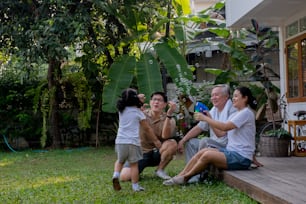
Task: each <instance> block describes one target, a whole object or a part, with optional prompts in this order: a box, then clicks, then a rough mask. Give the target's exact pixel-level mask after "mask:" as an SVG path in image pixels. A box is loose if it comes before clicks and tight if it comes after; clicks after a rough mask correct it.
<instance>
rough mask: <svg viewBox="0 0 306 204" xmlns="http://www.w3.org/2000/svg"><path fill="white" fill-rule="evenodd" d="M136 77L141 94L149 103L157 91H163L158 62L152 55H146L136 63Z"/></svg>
mask: <svg viewBox="0 0 306 204" xmlns="http://www.w3.org/2000/svg"><path fill="white" fill-rule="evenodd" d="M136 76H137V84H138V90H139V93H144V94H145V95H146V99H147V101H148V99H149V96H150V95H151V94H152V93H153V92H155V91H163V87H162V79H161V73H160V67H159V64H158V61H157V60H156V59H155V58H154V57H153V56H152V54H150V53H145V54H143V55H142V56H141V58H140V60H139V61H138V62H137V63H136Z"/></svg>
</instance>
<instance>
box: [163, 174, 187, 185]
mask: <svg viewBox="0 0 306 204" xmlns="http://www.w3.org/2000/svg"><path fill="white" fill-rule="evenodd" d="M163 184H164V185H165V186H174V185H182V184H185V180H184V177H183V176H175V177H173V178H171V179H168V180H166V181H164V182H163Z"/></svg>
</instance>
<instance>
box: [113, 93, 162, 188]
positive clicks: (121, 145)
mask: <svg viewBox="0 0 306 204" xmlns="http://www.w3.org/2000/svg"><path fill="white" fill-rule="evenodd" d="M143 102H144V95H143V94H139V95H137V92H136V90H134V89H131V88H128V89H126V90H124V91H123V92H122V96H121V99H119V100H118V102H117V109H118V111H119V128H118V133H117V137H116V141H115V144H116V152H117V161H116V163H115V167H114V174H113V187H114V189H115V190H116V191H119V190H121V186H120V183H119V177H120V172H121V170H122V167H123V164H124V162H125V161H128V162H129V164H130V167H131V180H132V188H133V190H134V191H143V190H144V188H143V187H141V186H140V185H139V184H138V180H139V174H138V160H140V159H142V151H141V147H140V139H139V128H140V125H141V126H142V127H143V128H144V129H145V130H146V131H148V132H150V134H151V136H152V137H154V133H153V131H152V129H150V128H149V125H148V124H147V121H146V117H145V115H144V113H143V112H142V111H141V109H140V108H141V107H142V106H143ZM156 140H157V139H156ZM157 145H158V146H160V144H157Z"/></svg>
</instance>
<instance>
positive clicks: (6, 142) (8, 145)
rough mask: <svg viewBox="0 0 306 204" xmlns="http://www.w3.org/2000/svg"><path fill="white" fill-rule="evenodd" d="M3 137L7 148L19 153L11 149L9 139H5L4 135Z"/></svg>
mask: <svg viewBox="0 0 306 204" xmlns="http://www.w3.org/2000/svg"><path fill="white" fill-rule="evenodd" d="M2 136H3V139H4V142H5V144H6V146H7V147H8V148H9V149H10V150H11V151H12V152H17V151H16V150H14V149H13V148H12V147H11V145H10V144H9V143H8V141H7V138H6V137H5V135H4V134H2Z"/></svg>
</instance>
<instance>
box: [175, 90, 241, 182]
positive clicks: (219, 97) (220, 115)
mask: <svg viewBox="0 0 306 204" xmlns="http://www.w3.org/2000/svg"><path fill="white" fill-rule="evenodd" d="M210 99H211V102H212V104H213V108H212V109H211V110H210V111H209V113H210V115H211V116H212V118H213V119H214V120H218V121H222V122H225V121H227V120H228V118H229V116H230V115H231V114H232V113H234V112H235V111H236V109H235V108H234V107H233V105H232V101H231V100H230V88H229V86H228V85H226V84H220V85H215V86H214V87H213V89H212V91H211V98H210ZM203 131H209V135H210V136H209V137H204V138H202V139H199V138H197V137H198V136H199V135H200V134H201V133H202V132H203ZM226 144H227V132H225V131H221V130H218V129H216V128H212V127H209V126H208V124H207V123H206V122H203V121H200V122H199V123H198V124H197V125H196V126H194V127H193V128H192V129H191V130H190V131H189V132H188V133H187V134H186V135H185V136H184V137H183V138H182V140H180V142H179V144H178V151H179V152H181V153H182V152H183V151H184V146H185V156H186V163H188V162H189V160H190V159H191V158H192V157H193V156H194V155H195V154H196V153H197V152H198V151H199V150H201V149H203V148H205V147H214V148H224V147H225V146H226ZM199 179H200V175H196V176H194V177H193V178H192V179H191V180H190V182H197V181H199Z"/></svg>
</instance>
